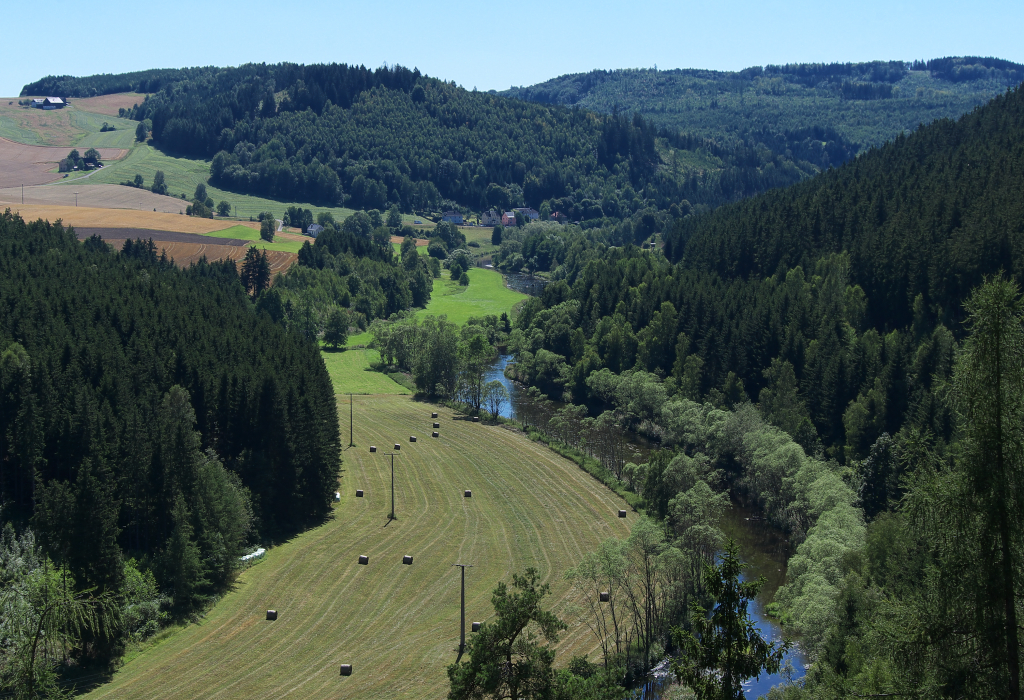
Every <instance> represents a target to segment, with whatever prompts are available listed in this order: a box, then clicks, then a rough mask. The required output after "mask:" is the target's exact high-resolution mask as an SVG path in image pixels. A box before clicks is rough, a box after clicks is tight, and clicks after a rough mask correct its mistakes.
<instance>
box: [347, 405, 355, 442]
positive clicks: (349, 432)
mask: <svg viewBox="0 0 1024 700" xmlns="http://www.w3.org/2000/svg"><path fill="white" fill-rule="evenodd" d="M348 446H349V447H355V446H356V444H355V443H354V442H352V392H349V394H348Z"/></svg>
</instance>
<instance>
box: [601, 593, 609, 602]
mask: <svg viewBox="0 0 1024 700" xmlns="http://www.w3.org/2000/svg"><path fill="white" fill-rule="evenodd" d="M601 602H602V603H607V602H608V591H601Z"/></svg>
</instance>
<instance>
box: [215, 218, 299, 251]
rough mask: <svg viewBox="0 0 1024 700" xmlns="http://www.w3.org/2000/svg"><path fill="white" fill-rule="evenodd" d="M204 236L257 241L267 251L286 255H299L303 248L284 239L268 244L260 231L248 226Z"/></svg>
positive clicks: (239, 226) (297, 242) (234, 227)
mask: <svg viewBox="0 0 1024 700" xmlns="http://www.w3.org/2000/svg"><path fill="white" fill-rule="evenodd" d="M203 235H204V236H210V237H212V238H234V239H235V240H241V241H255V242H257V243H259V247H260V248H266V249H267V250H281V251H284V252H285V253H298V252H299V248H301V247H302V243H301V242H300V241H286V240H284V239H283V238H278V237H276V236H275V237H274V242H273V243H267V242H266V241H264V240H263V239H262V238H260V233H259V231H257V230H255V229H251V228H249V227H248V226H242V225H238V226H232V227H231V228H226V229H223V230H221V231H214V232H212V233H205V234H203Z"/></svg>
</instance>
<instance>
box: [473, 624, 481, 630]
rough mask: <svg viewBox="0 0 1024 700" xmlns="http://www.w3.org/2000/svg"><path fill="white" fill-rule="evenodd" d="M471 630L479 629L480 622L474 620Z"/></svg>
mask: <svg viewBox="0 0 1024 700" xmlns="http://www.w3.org/2000/svg"><path fill="white" fill-rule="evenodd" d="M473 631H474V632H479V631H480V623H479V622H474V623H473Z"/></svg>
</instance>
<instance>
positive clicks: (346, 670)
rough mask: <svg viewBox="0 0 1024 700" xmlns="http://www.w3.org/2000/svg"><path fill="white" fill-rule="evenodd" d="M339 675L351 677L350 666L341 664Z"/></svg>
mask: <svg viewBox="0 0 1024 700" xmlns="http://www.w3.org/2000/svg"><path fill="white" fill-rule="evenodd" d="M341 675H343V676H351V675H352V664H342V665H341Z"/></svg>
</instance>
